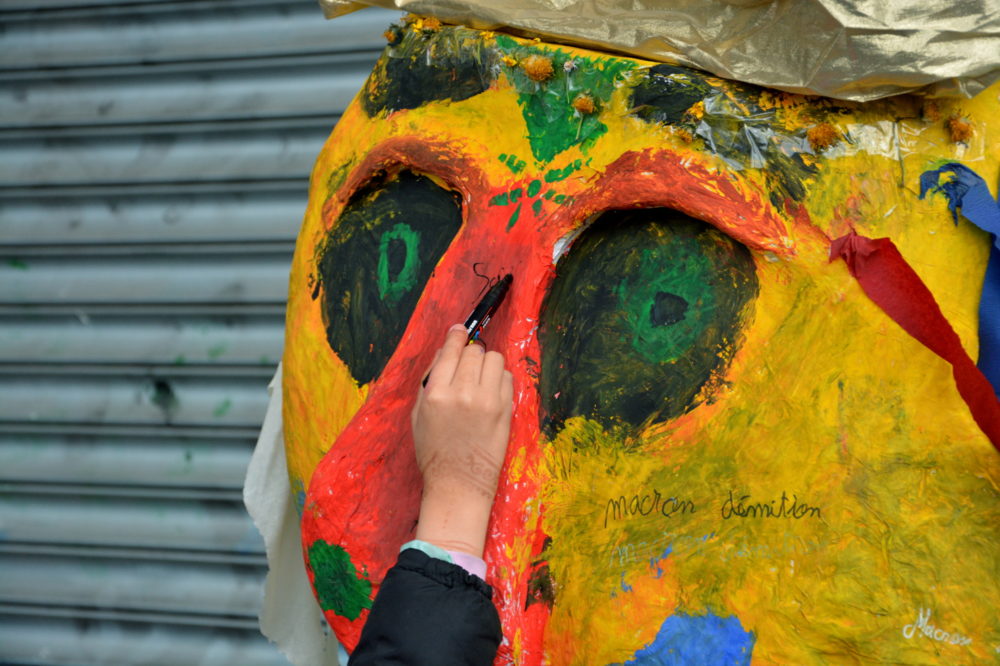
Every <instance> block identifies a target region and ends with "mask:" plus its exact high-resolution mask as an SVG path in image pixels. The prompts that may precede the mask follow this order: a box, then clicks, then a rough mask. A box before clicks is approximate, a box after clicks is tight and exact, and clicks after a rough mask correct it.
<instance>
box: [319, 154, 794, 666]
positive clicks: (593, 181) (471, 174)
mask: <svg viewBox="0 0 1000 666" xmlns="http://www.w3.org/2000/svg"><path fill="white" fill-rule="evenodd" d="M400 168H405V169H408V170H410V171H412V172H414V173H418V174H429V175H431V176H432V177H435V178H436V179H437V180H439V181H441V182H443V183H447V184H448V185H449V186H450V187H452V188H454V189H455V190H457V191H459V192H460V193H461V195H462V201H463V204H464V208H463V217H464V225H463V227H462V228H461V229H460V230H459V231H458V233H457V235H456V236H455V239H454V241H453V242H452V243H451V245H450V246H449V248H448V249H447V250H446V251H445V252H444V254H443V256H442V257H441V259H440V261H439V263H438V264H437V266H436V267H435V269H434V272H433V274H432V275H431V277H430V278H429V280H428V281H427V282H426V285H424V288H423V293H422V294H421V296H420V298H419V301H418V302H417V304H416V307H415V308H414V311H413V314H412V316H411V317H410V319H409V322H408V323H407V325H406V328H405V331H404V333H403V335H402V338H401V341H400V343H399V344H398V346H397V347H396V349H395V351H394V352H393V353H392V355H391V357H390V358H389V360H388V362H387V363H386V365H385V367H384V369H383V370H382V372H381V374H380V375H379V376H377V377H376V378H375V379H373V380H372V381H371V382H370V383H369V384H368V385H367V388H368V397H369V399H368V400H367V402H366V403H365V404H364V406H363V407H362V408H361V409H359V410H358V412H357V413H356V414H355V415H354V418H353V419H352V420H351V422H350V423H349V425H348V426H347V427H346V428H345V429H344V431H343V432H342V433H340V435H339V436H338V437H337V439H336V442H335V444H334V445H333V446H332V447H331V449H330V451H329V452H328V453H327V455H326V456H325V457H324V459H323V460H322V462H321V463H320V465H319V466H318V467H317V469H316V472H315V473H314V475H313V481H312V483H311V485H310V488H309V492H308V496H307V500H306V510H305V512H304V515H303V522H302V535H303V544H304V546H305V547H306V549H307V550H308V549H309V548H310V547H311V546H312V545H313V544H314V543H315V542H318V541H322V542H325V543H330V544H338V545H340V546H342V547H343V548H344V550H345V551H346V552H347V553H348V554H349V559H350V562H352V563H354V566H355V567H356V573H355V576H356V577H357V579H358V580H363V581H366V582H367V581H370V583H371V591H370V594H371V596H372V597H373V596H374V595H375V594H376V593H377V591H378V584H379V581H381V579H382V577H383V575H384V573H385V571H386V570H387V569H388V568H389V567H390V566H391V565H392V564H393V563H394V561H395V557H396V554H397V551H398V546H399V544H401V543H403V542H405V541H407V540H409V539H410V538H412V534H413V532H414V529H415V525H416V519H417V513H418V509H419V487H420V483H419V472H418V470H417V467H416V462H415V459H414V456H413V444H412V438H411V434H410V429H409V413H410V410H411V409H412V405H413V401H414V399H415V396H416V388H415V387H416V386H417V385H418V384H419V381H420V378H421V376H422V373H423V372H424V371H425V369H426V367H427V366H428V364H429V363H430V360H431V358H432V355H433V353H434V350H435V349H437V347H439V346H440V344H441V341H442V339H443V331H444V330H445V329H446V328H447V325H448V324H450V323H453V322H455V321H461V320H464V318H465V317H466V316H467V314H468V311H469V310H470V309H471V307H472V305H473V304H474V303H475V302H476V300H477V298H478V297H479V296H480V295H481V290H482V289H483V286H484V283H483V280H482V279H481V278H480V277H477V273H479V274H484V275H488V276H489V275H495V276H499V275H502V274H504V273H507V272H510V273H513V275H514V283H513V286H512V289H511V292H510V293H509V294H508V298H507V302H506V303H505V305H504V306H503V307H502V308H501V309H500V311H499V312H498V314H497V316H496V317H495V318H494V320H493V321H492V322H491V324H490V326H489V327H488V328H487V329H486V331H485V332H484V335H483V341H484V343H485V344H486V345H487V346H488V347H489V348H492V349H496V350H498V351H501V352H503V353H504V354H505V357H506V362H507V365H508V367H509V368H510V369H511V371H512V373H513V374H514V386H515V402H516V405H515V410H514V418H513V423H512V428H511V445H510V447H509V451H508V460H507V465H506V467H505V470H504V473H503V474H502V478H501V483H500V487H499V490H498V496H497V504H496V506H495V509H494V513H493V517H492V522H491V525H490V528H489V534H488V538H487V545H486V553H485V557H486V559H487V562H488V563H489V565H490V567H489V571H490V572H491V576H490V580H489V582H490V583H491V585H493V586H494V589H495V592H496V594H495V597H494V599H495V601H496V603H497V606H498V608H499V611H500V614H501V619H502V622H503V626H504V632H505V637H506V639H505V642H504V645H503V646H502V647H501V655H500V662H501V663H503V660H504V659H506V660H508V661H516V662H518V663H540V660H541V659H542V658H543V655H542V654H541V653H540V652H537V651H535V650H534V649H533V648H532V646H540V645H542V644H543V641H544V640H545V639H544V638H543V637H544V636H545V633H546V627H547V624H548V622H549V616H550V613H551V612H552V609H551V608H550V604H548V603H539V602H538V600H539V594H540V593H539V586H540V585H541V586H543V587H544V585H545V584H546V582H545V576H544V575H543V576H540V575H539V574H538V572H539V571H540V570H542V568H543V567H545V566H546V564H545V561H544V560H545V554H544V552H543V551H544V548H545V545H546V530H545V513H546V507H545V506H543V505H542V503H541V500H540V498H542V497H543V496H545V491H544V488H543V486H544V485H545V484H549V483H559V480H558V479H556V478H553V477H552V475H551V472H550V470H545V469H543V466H542V465H541V461H543V460H544V457H545V455H544V450H545V448H546V447H547V446H548V443H547V442H546V441H545V438H543V437H542V435H541V433H540V428H539V424H540V418H541V416H542V415H541V414H540V406H539V395H538V389H537V386H538V381H539V372H540V359H541V350H540V348H539V340H538V330H537V329H538V322H539V315H540V312H541V309H542V306H543V300H544V298H545V296H546V294H547V293H548V292H549V289H550V286H551V282H552V280H553V278H554V276H555V272H556V267H555V264H554V258H553V251H554V248H556V247H557V246H558V245H560V241H561V239H565V238H566V237H567V236H570V235H571V234H573V233H574V232H576V231H578V230H579V228H580V226H581V225H582V224H583V223H584V221H585V220H588V219H590V218H592V217H594V216H595V215H597V214H598V213H600V212H602V211H606V210H614V209H628V208H651V207H666V208H673V209H676V210H679V211H681V212H684V213H686V214H688V215H690V216H691V217H694V218H696V219H702V220H706V221H708V222H710V223H711V224H713V225H714V226H716V227H717V228H719V229H720V230H722V231H723V232H725V233H726V234H728V235H730V236H732V237H734V238H736V239H737V240H739V241H740V242H742V243H743V244H744V245H746V246H748V247H750V248H752V249H754V250H757V251H767V252H773V253H775V254H776V255H779V256H789V255H790V254H791V253H793V252H794V251H796V250H797V249H798V248H799V247H800V245H797V244H796V242H795V240H793V239H795V238H802V237H803V235H802V234H796V233H795V231H796V230H792V229H790V228H789V226H788V223H787V222H785V220H784V219H782V218H781V217H780V216H779V215H777V214H775V213H774V212H773V211H772V210H771V209H770V207H769V205H768V204H767V203H765V200H764V199H762V198H760V197H758V196H756V193H755V192H753V191H752V189H750V188H748V187H746V186H744V185H742V184H740V183H738V182H736V181H734V180H732V179H731V178H730V177H729V176H727V175H723V174H719V173H713V172H710V171H708V170H707V169H703V168H701V167H699V166H698V165H696V164H692V163H690V162H689V161H686V160H684V159H682V157H681V156H678V155H674V154H671V153H669V152H663V151H659V152H657V151H645V152H637V153H627V154H624V155H622V156H621V157H620V158H619V159H617V160H616V161H615V162H614V163H613V164H611V165H610V166H608V167H607V168H606V169H604V170H603V171H600V170H592V171H589V172H588V173H589V174H590V176H589V177H579V178H570V179H566V180H564V181H563V182H561V183H558V184H557V185H553V184H552V183H551V182H547V180H546V175H547V173H545V172H543V173H534V174H533V173H530V172H529V171H528V170H524V171H520V173H511V174H510V176H509V179H508V181H507V182H503V183H499V184H489V183H488V182H487V179H486V177H485V175H484V174H483V172H482V171H481V170H480V169H479V168H478V166H477V165H476V164H475V163H474V162H473V161H472V160H471V159H470V158H468V157H466V156H464V155H462V154H461V153H460V152H459V151H457V150H455V149H454V148H453V147H452V146H450V145H441V144H434V143H433V142H428V141H426V140H417V139H415V138H396V139H391V140H389V141H386V142H383V143H382V144H381V145H380V146H379V147H378V148H377V149H376V150H373V151H372V152H371V153H370V154H369V155H368V157H367V158H366V159H365V160H364V161H363V163H361V164H360V165H359V166H358V167H357V168H356V169H355V170H354V171H353V172H352V173H351V174H350V175H349V176H348V177H347V179H346V181H345V185H344V187H342V188H341V189H340V190H339V191H338V193H337V196H336V197H333V198H331V199H330V200H328V201H327V203H326V204H325V206H324V210H323V217H324V219H325V220H327V225H326V226H327V228H328V229H329V228H332V227H333V225H334V224H335V223H336V220H337V216H338V215H339V214H340V212H341V211H342V210H343V208H344V206H345V205H346V204H347V202H348V201H349V200H350V198H351V195H352V193H353V192H354V191H356V190H357V189H358V188H360V187H361V186H362V185H363V184H364V183H365V182H366V181H367V180H368V179H369V178H370V175H371V174H372V173H376V172H379V171H390V172H391V171H393V170H398V169H400ZM549 178H550V180H551V179H554V178H556V176H550V177H549ZM556 187H558V188H559V190H558V191H559V192H560V195H558V196H562V197H563V201H562V202H560V203H563V204H564V205H555V201H554V199H555V197H554V196H552V197H548V198H546V195H547V194H549V193H550V191H554V190H555V188H556ZM518 191H519V192H520V194H519V196H520V197H523V200H522V201H521V202H520V203H522V204H523V205H521V206H520V208H519V209H518V208H517V206H516V203H518V202H516V201H515V202H511V196H512V193H513V192H518ZM529 193H530V196H529ZM536 201H542V202H543V203H542V204H540V205H535V204H534V202H536ZM529 202H530V203H529ZM511 203H513V204H515V205H510V204H511ZM501 204H507V205H501ZM514 210H519V213H518V214H517V215H516V217H515V216H513V215H512V211H514ZM512 217H514V219H513V220H512ZM798 226H799V225H796V227H798ZM570 251H572V249H571V250H570ZM512 466H513V467H516V474H508V471H510V470H511V468H512ZM343 497H351V498H355V499H354V502H353V503H354V507H355V508H354V510H353V511H345V510H344V503H343V501H342V499H341V498H343ZM560 584H565V581H562V582H560V581H558V580H557V581H556V582H555V585H556V594H557V595H558V585H560ZM543 591H544V590H543ZM541 596H542V597H544V596H545V595H544V594H541ZM352 598H353V597H352ZM557 598H558V596H557ZM326 616H327V619H328V621H329V622H330V623H331V625H333V626H334V628H335V629H336V630H337V632H338V634H339V635H340V636H341V637H342V638H343V640H344V642H345V644H346V645H347V646H348V647H353V645H354V644H356V641H357V638H358V637H359V635H360V629H361V627H362V626H363V623H364V620H365V619H366V617H367V611H366V610H362V611H361V612H360V613H359V614H357V615H356V616H355V617H345V616H343V615H340V614H337V613H336V612H335V611H333V610H329V609H327V611H326ZM566 638H567V637H564V639H566ZM553 640H560V639H557V638H555V637H553ZM515 646H518V648H519V649H515ZM515 652H517V654H515Z"/></svg>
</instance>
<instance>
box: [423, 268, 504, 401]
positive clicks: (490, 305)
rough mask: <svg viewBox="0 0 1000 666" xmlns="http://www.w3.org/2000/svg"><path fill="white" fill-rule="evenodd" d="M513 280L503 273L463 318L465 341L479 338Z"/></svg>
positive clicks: (425, 381)
mask: <svg viewBox="0 0 1000 666" xmlns="http://www.w3.org/2000/svg"><path fill="white" fill-rule="evenodd" d="M513 281H514V276H513V275H511V274H510V273H507V275H504V276H503V279H501V280H500V281H499V282H497V283H496V284H495V285H493V286H492V287H490V290H489V291H487V292H486V295H485V296H483V299H482V300H481V301H479V304H478V305H476V307H475V308H473V310H472V314H470V315H469V318H468V319H466V320H465V330H466V332H467V333H468V335H469V337H468V340H467V343H471V342H474V341H475V340H478V339H479V334H480V333H482V332H483V329H484V328H486V325H487V324H488V323H490V318H492V317H493V315H494V313H496V311H497V308H499V307H500V304H501V303H503V299H504V298H505V297H506V296H507V292H508V291H509V290H510V284H511V283H512V282H513ZM429 377H430V374H428V375H427V377H424V381H423V382H422V385H423V386H427V379H428V378H429Z"/></svg>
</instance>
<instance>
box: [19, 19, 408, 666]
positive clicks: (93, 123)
mask: <svg viewBox="0 0 1000 666" xmlns="http://www.w3.org/2000/svg"><path fill="white" fill-rule="evenodd" d="M396 16H397V15H396V14H393V13H390V12H381V11H366V12H362V13H359V14H355V15H351V16H348V17H345V18H343V19H338V20H337V21H335V22H326V21H324V20H323V18H322V15H321V13H320V11H319V9H318V8H317V7H316V5H315V4H314V3H312V2H310V0H291V1H286V2H280V1H273V0H272V1H266V2H265V1H259V0H229V1H227V0H213V1H211V2H208V1H200V0H187V1H173V2H168V1H156V0H145V1H142V0H130V1H128V2H112V1H110V0H47V1H46V0H39V1H37V2H27V1H18V0H8V1H7V2H4V3H3V4H2V6H0V25H2V34H0V53H2V56H0V77H2V85H0V661H2V662H3V663H19V664H69V663H74V664H75V663H85V664H95V663H100V664H112V663H122V664H140V663H141V664H243V665H248V664H274V663H285V662H284V658H283V657H282V656H281V655H280V654H279V653H278V652H277V650H276V649H275V648H273V647H272V646H271V645H269V644H268V643H267V641H266V640H265V639H264V638H262V637H261V636H260V635H259V633H258V630H257V620H256V614H257V610H258V607H259V604H260V589H261V583H262V581H263V577H264V573H265V560H264V555H263V546H262V542H261V539H260V537H259V535H258V534H257V533H256V530H255V529H254V528H253V526H252V524H251V522H250V520H249V518H248V516H247V515H246V512H245V510H244V508H243V505H242V501H241V494H240V487H241V484H242V481H243V476H244V472H245V470H246V465H247V462H248V460H249V456H250V453H251V451H252V448H253V444H254V441H255V438H256V435H257V429H258V427H259V424H260V420H261V419H262V418H263V415H264V409H265V406H266V403H267V393H266V386H267V383H268V380H269V378H270V376H271V374H272V373H273V371H274V367H275V364H276V363H277V361H278V359H279V356H280V353H281V345H282V328H283V324H284V321H283V312H284V301H285V290H286V282H287V272H288V265H289V261H290V258H291V253H292V247H293V244H294V239H295V235H296V233H297V230H298V226H299V223H300V221H301V218H302V211H303V208H304V204H305V200H306V190H307V182H308V173H309V170H310V168H311V166H312V162H313V160H314V159H315V156H316V154H317V153H318V151H319V149H320V147H321V146H322V143H323V141H324V140H325V138H326V136H327V135H328V133H329V131H330V129H331V127H332V126H333V124H334V123H335V121H336V118H337V114H338V113H339V112H341V111H342V110H343V109H344V108H345V107H346V105H347V104H348V103H349V101H350V99H351V97H352V96H353V95H354V93H355V92H356V91H357V90H358V89H359V88H360V86H361V84H362V82H363V80H364V77H365V76H366V74H367V72H368V71H369V70H370V68H371V66H372V63H373V62H374V59H375V57H376V56H377V53H378V50H380V49H381V47H382V45H383V44H384V41H383V38H382V31H383V30H384V28H385V26H386V25H387V24H388V22H390V21H391V20H393V19H394V18H395V17H396Z"/></svg>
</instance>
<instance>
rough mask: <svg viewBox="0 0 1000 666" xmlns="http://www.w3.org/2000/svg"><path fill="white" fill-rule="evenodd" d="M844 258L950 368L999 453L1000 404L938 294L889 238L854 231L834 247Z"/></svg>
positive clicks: (875, 297) (833, 253)
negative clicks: (937, 298)
mask: <svg viewBox="0 0 1000 666" xmlns="http://www.w3.org/2000/svg"><path fill="white" fill-rule="evenodd" d="M838 258H840V259H843V260H844V261H845V262H846V263H847V268H848V269H849V270H850V271H851V275H853V276H854V277H855V278H856V279H857V281H858V284H859V285H861V288H862V289H863V290H864V292H865V294H867V295H868V298H870V299H872V301H873V302H874V303H875V304H876V305H878V306H879V307H880V308H882V311H883V312H885V313H886V314H887V315H889V317H891V318H892V320H893V321H895V322H896V323H897V324H899V325H900V326H901V327H902V328H903V330H904V331H906V332H907V333H909V334H910V335H912V336H913V337H914V338H915V339H917V340H918V341H919V342H920V343H922V344H923V345H924V346H926V347H927V348H928V349H930V350H931V351H933V352H934V353H935V354H937V355H938V356H940V357H941V358H943V359H944V360H946V361H948V362H949V363H951V366H952V375H953V376H954V377H955V385H956V387H957V388H958V393H959V394H960V395H961V396H962V399H963V400H965V403H966V404H967V405H968V406H969V411H971V412H972V418H973V419H975V421H976V424H977V425H978V426H979V428H980V429H981V430H982V431H983V432H984V433H985V434H986V436H987V437H988V438H989V440H990V441H991V442H993V446H994V447H996V448H997V450H998V451H1000V401H998V400H997V398H996V395H995V394H994V393H993V385H992V384H990V382H989V380H987V379H986V377H985V375H983V373H982V372H981V371H980V370H979V368H977V367H976V364H975V363H973V362H972V359H971V358H969V355H968V354H966V353H965V349H964V348H963V347H962V343H961V341H960V340H959V339H958V334H957V333H955V329H953V328H952V327H951V324H949V323H948V320H947V319H946V318H945V316H944V314H943V313H942V312H941V308H940V307H938V304H937V301H935V300H934V295H933V294H931V292H930V290H929V289H928V288H927V286H926V285H925V284H924V283H923V281H922V280H921V279H920V276H918V275H917V274H916V272H915V271H914V270H913V269H912V268H910V265H909V264H908V263H906V259H903V255H901V254H900V253H899V250H897V249H896V246H895V245H894V244H893V242H892V241H891V240H889V239H888V238H865V237H864V236H859V235H858V234H856V233H855V232H854V231H851V233H849V234H848V235H846V236H841V237H840V238H838V239H837V240H835V241H833V243H831V245H830V261H834V260H836V259H838Z"/></svg>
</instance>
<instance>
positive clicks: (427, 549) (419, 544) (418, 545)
mask: <svg viewBox="0 0 1000 666" xmlns="http://www.w3.org/2000/svg"><path fill="white" fill-rule="evenodd" d="M407 548H413V549H415V550H419V551H420V552H422V553H424V554H425V555H427V556H428V557H433V558H434V559H435V560H444V561H445V562H448V563H450V564H454V563H455V560H454V559H452V557H451V553H449V552H448V551H447V550H445V549H444V548H440V547H438V546H435V545H434V544H432V543H427V542H426V541H421V540H420V539H414V540H413V541H407V542H406V543H404V544H403V545H402V547H401V548H400V549H399V552H403V551H404V550H406V549H407Z"/></svg>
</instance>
